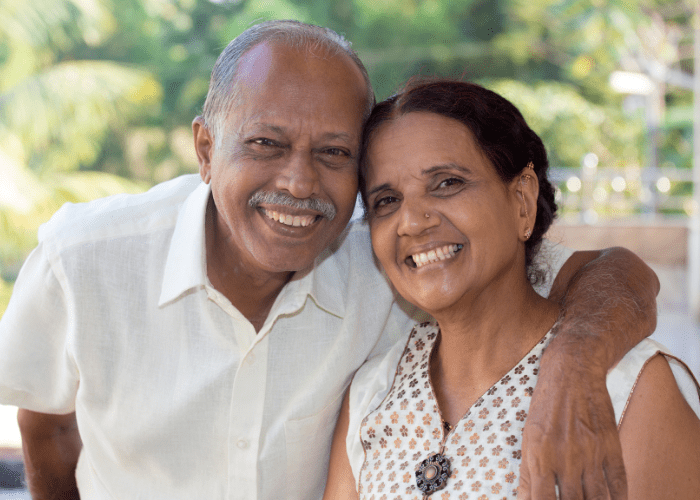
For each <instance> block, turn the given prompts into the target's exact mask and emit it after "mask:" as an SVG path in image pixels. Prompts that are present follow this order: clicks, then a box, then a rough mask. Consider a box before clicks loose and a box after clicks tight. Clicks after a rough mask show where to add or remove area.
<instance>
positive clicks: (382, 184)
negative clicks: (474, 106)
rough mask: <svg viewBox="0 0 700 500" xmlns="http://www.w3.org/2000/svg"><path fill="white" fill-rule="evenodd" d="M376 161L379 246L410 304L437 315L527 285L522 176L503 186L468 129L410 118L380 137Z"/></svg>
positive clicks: (370, 181) (372, 147)
mask: <svg viewBox="0 0 700 500" xmlns="http://www.w3.org/2000/svg"><path fill="white" fill-rule="evenodd" d="M367 160H368V162H367V173H366V179H367V184H366V185H367V202H368V210H369V223H370V229H371V232H372V246H373V247H374V251H375V253H376V255H377V257H378V259H379V261H380V262H381V264H382V266H383V267H384V269H385V271H386V273H387V275H388V276H389V279H391V281H392V283H393V284H394V286H395V287H396V289H397V290H398V292H399V293H400V294H401V295H403V296H404V297H405V298H406V299H407V300H409V301H410V302H412V303H413V304H415V305H417V306H419V307H421V308H422V309H424V310H426V311H428V312H438V311H440V310H444V309H446V308H449V307H451V306H454V305H458V304H460V303H461V301H462V300H463V299H464V298H468V297H469V296H472V297H473V298H476V297H478V296H481V297H484V295H483V292H484V291H485V290H486V289H487V288H489V289H494V288H493V287H496V288H495V289H496V290H498V289H499V288H503V287H509V286H512V283H511V281H510V280H512V279H514V277H517V278H519V279H522V276H523V275H524V269H525V264H524V250H523V243H522V241H521V239H520V237H519V235H520V234H521V232H522V230H521V229H522V228H521V226H522V221H521V220H520V219H521V218H522V207H523V204H522V202H521V201H520V200H521V198H520V196H519V195H518V194H517V193H516V192H517V189H518V187H519V186H518V184H517V183H518V182H519V181H520V178H519V177H516V179H514V181H513V182H511V183H510V184H509V185H506V184H504V183H503V181H501V179H500V177H499V176H498V174H497V173H496V170H495V169H494V167H493V165H492V164H491V162H490V161H489V160H488V159H487V158H486V156H484V155H483V153H482V152H481V149H480V148H479V146H478V145H477V144H476V142H475V140H474V138H473V137H472V134H471V131H470V130H469V129H468V128H467V127H466V126H464V125H463V124H462V123H460V122H458V121H456V120H453V119H451V118H447V117H444V116H442V115H437V114H434V113H428V112H414V113H408V114H405V115H403V116H400V117H399V118H397V119H395V120H391V121H388V122H385V123H384V124H382V125H380V127H379V128H378V129H377V130H376V131H375V132H374V134H373V135H372V138H371V141H370V144H369V147H368V152H367ZM506 289H507V288H506Z"/></svg>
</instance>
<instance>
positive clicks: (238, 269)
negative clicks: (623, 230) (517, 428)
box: [0, 21, 658, 500]
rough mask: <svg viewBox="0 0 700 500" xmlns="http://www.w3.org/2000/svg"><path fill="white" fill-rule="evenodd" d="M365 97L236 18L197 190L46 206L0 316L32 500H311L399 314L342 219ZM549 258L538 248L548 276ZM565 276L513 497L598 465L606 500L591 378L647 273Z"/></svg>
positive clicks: (598, 393)
mask: <svg viewBox="0 0 700 500" xmlns="http://www.w3.org/2000/svg"><path fill="white" fill-rule="evenodd" d="M373 102H374V97H373V93H372V89H371V87H370V85H369V80H368V77H367V73H366V71H365V69H364V67H363V66H362V64H361V62H360V61H359V59H358V58H357V56H356V55H355V54H354V53H353V52H352V51H351V50H350V48H349V44H347V42H345V41H344V40H343V39H342V38H341V37H339V36H338V35H337V34H335V33H333V32H332V31H330V30H325V29H322V28H318V27H314V26H309V25H305V24H302V23H296V22H290V21H277V22H269V23H263V24H260V25H257V26H254V27H252V28H250V29H248V30H247V31H246V32H244V33H243V34H242V35H240V36H239V37H238V38H236V39H235V40H234V41H233V42H231V44H230V45H229V46H228V47H227V48H226V49H225V50H224V52H223V53H222V55H221V56H220V57H219V60H218V61H217V63H216V66H215V68H214V71H213V74H212V80H211V86H210V90H209V95H208V96H207V101H206V103H205V106H204V113H203V117H201V118H200V117H198V118H196V119H195V120H194V123H193V131H194V141H195V147H196V151H197V156H198V158H199V164H200V173H201V181H203V182H201V181H200V179H199V178H197V177H195V176H185V177H181V178H178V179H174V180H172V181H169V182H165V183H163V184H161V185H158V186H156V187H154V188H153V189H151V190H150V191H148V192H147V193H144V194H140V195H134V196H115V197H110V198H107V199H103V200H97V201H94V202H91V203H87V204H82V205H67V206H65V207H63V208H62V209H61V210H60V211H59V212H58V213H57V214H56V215H55V216H54V217H53V218H52V220H51V221H50V222H49V223H48V224H46V225H45V226H43V228H42V229H41V231H40V233H39V246H38V247H37V248H36V249H35V250H34V252H33V253H32V254H31V255H30V256H29V257H28V259H27V262H26V263H25V265H24V267H23V269H22V271H21V273H20V276H19V277H18V279H17V283H16V287H15V292H14V295H13V297H12V299H11V302H10V305H9V308H8V310H7V312H6V314H5V316H4V317H3V319H2V322H1V323H0V402H2V403H4V404H12V405H16V406H19V407H21V408H23V410H21V411H20V414H19V422H20V428H21V431H22V436H23V446H24V452H25V463H26V469H27V474H28V479H29V484H30V490H31V491H32V494H33V495H34V498H35V499H37V500H38V499H44V498H71V497H72V496H76V497H77V495H78V490H79V492H80V493H79V494H80V496H81V497H82V498H83V499H107V498H110V499H116V498H120V499H130V500H131V499H135V498H143V499H150V500H152V499H159V498H162V499H168V500H174V499H191V498H207V499H224V498H226V499H229V498H230V499H246V500H251V499H283V498H284V499H313V498H320V497H321V495H322V493H323V486H324V482H325V474H326V468H327V461H328V453H329V446H330V440H331V435H332V433H333V428H334V424H335V419H336V416H337V414H338V410H339V407H340V404H341V401H342V396H343V393H344V390H345V388H346V387H347V385H348V384H349V382H350V379H351V377H352V374H353V373H354V371H355V370H356V369H357V368H358V367H359V366H360V365H361V364H362V363H363V362H364V361H365V360H366V359H368V358H369V357H371V356H375V355H380V354H382V353H384V352H385V351H386V350H387V349H388V347H389V346H390V345H391V344H392V343H393V342H394V341H395V340H396V339H397V338H398V337H400V336H402V335H404V334H405V332H406V331H407V328H408V327H409V325H410V324H411V323H412V322H413V321H414V317H413V316H418V312H417V311H413V310H411V309H410V308H409V307H407V306H406V304H405V303H400V302H397V301H396V300H395V298H394V296H393V294H392V292H391V290H390V288H389V286H388V285H387V283H386V282H385V281H384V279H383V277H382V276H381V274H380V272H379V271H378V270H377V268H376V267H375V265H374V261H373V258H372V254H371V249H370V243H369V238H368V233H367V229H366V227H365V226H364V225H362V224H356V225H353V226H351V227H350V228H347V229H346V225H347V223H348V220H349V219H350V216H351V214H352V211H353V206H354V203H355V197H356V191H357V156H358V151H359V147H360V135H361V129H362V124H363V120H364V118H366V116H367V115H368V113H369V111H370V109H371V106H372V104H373ZM568 255H569V254H566V253H565V252H564V253H562V252H559V253H556V252H554V253H553V254H552V256H551V257H552V260H553V261H554V262H555V263H556V262H557V261H558V264H556V266H555V267H556V268H557V269H558V268H559V267H561V265H562V262H563V261H564V260H566V257H568ZM621 257H624V258H621ZM579 269H581V272H579V273H578V275H576V276H575V277H573V276H574V274H575V273H576V272H577V271H578V270H579ZM610 276H613V277H614V276H617V280H615V279H612V280H611V279H610V278H609V277H610ZM572 277H573V279H572ZM603 277H604V278H603ZM592 283H595V284H596V285H595V288H596V293H594V294H591V293H590V289H591V286H592V285H591V284H592ZM567 284H568V292H567V299H566V301H565V310H566V313H565V317H564V320H563V322H562V325H561V328H560V335H561V339H560V341H559V342H557V341H555V342H553V343H552V346H551V347H550V349H549V350H548V355H549V356H548V358H547V359H546V360H544V361H543V362H542V367H543V368H542V371H543V373H542V375H541V378H540V384H539V386H538V387H540V386H541V387H542V389H538V391H540V393H541V394H542V396H540V397H539V399H538V395H535V401H533V408H532V411H531V418H530V420H531V423H530V430H529V431H527V432H528V434H526V439H528V440H529V441H530V442H531V443H532V449H531V451H530V452H529V453H530V455H529V456H531V457H533V458H531V459H530V460H527V459H526V460H525V463H526V465H528V467H529V469H531V470H532V477H531V483H532V487H531V488H528V489H527V492H528V493H529V492H530V491H532V494H533V495H535V496H536V498H553V497H552V496H551V495H553V494H554V492H553V485H554V480H555V476H554V475H555V474H556V481H557V482H558V483H559V485H560V489H561V490H563V492H564V498H580V493H581V484H582V478H583V484H584V485H586V491H587V492H588V491H592V489H589V488H593V487H596V488H604V487H605V486H604V485H605V480H604V479H603V475H604V474H606V475H607V476H608V479H609V482H610V483H611V484H612V491H613V498H622V495H624V494H625V491H624V472H623V471H622V466H621V457H620V451H619V442H618V441H617V438H616V437H615V428H614V424H613V419H612V409H611V408H610V403H609V399H608V398H607V392H606V391H605V383H604V375H605V371H606V369H607V368H608V366H610V365H611V364H612V363H614V362H615V360H616V359H618V358H619V357H620V356H621V355H622V354H623V353H624V352H625V351H626V349H627V346H631V345H634V344H635V343H636V342H637V341H638V340H640V339H641V338H642V337H643V336H644V334H648V333H650V331H651V330H652V329H653V323H654V319H653V318H654V297H655V295H656V292H657V291H658V282H657V281H656V278H655V276H654V275H653V273H651V272H650V270H649V269H648V268H646V266H644V264H642V263H641V262H640V261H639V260H638V259H636V258H635V257H634V256H631V255H630V254H629V253H628V252H626V251H624V250H614V251H610V252H602V253H596V252H592V253H576V254H574V255H573V256H572V257H571V258H570V259H568V261H567V263H566V264H565V265H564V267H563V269H562V272H561V273H559V276H558V278H557V281H556V282H555V288H554V290H553V291H552V293H553V294H555V295H556V296H562V295H563V292H564V289H565V288H566V287H567ZM606 293H607V295H606ZM620 293H624V294H626V295H625V297H627V298H628V300H627V302H629V303H633V304H636V306H635V307H637V306H639V305H641V306H642V310H641V312H642V314H639V312H640V310H639V309H634V308H632V309H631V310H632V314H629V310H630V308H629V307H628V304H627V302H625V301H619V300H614V299H615V298H616V297H617V296H618V294H620ZM603 304H605V307H603ZM593 311H595V314H590V313H591V312H593ZM644 311H647V313H646V314H644ZM634 313H636V314H634ZM612 329H616V330H619V331H620V333H619V334H617V335H610V330H612ZM598 334H600V335H598ZM577 356H578V357H579V358H577ZM583 357H585V361H583V362H580V363H579V362H577V361H580V359H583ZM560 381H561V382H560ZM567 381H570V382H567ZM558 384H561V386H559V385H558ZM564 396H565V397H564ZM560 397H561V401H558V400H557V399H558V398H560ZM550 413H551V417H550V415H549V414H550ZM550 420H551V421H550ZM579 427H580V428H584V427H585V428H586V435H585V436H579V435H577V434H576V432H577V428H579ZM590 431H593V433H596V432H597V433H599V436H594V435H592V434H591V432H590ZM81 438H82V443H81ZM567 438H568V441H566V439H567ZM560 441H563V444H562V443H561V442H560ZM526 453H527V450H526ZM604 467H605V468H604ZM76 481H77V486H76ZM528 493H526V494H528Z"/></svg>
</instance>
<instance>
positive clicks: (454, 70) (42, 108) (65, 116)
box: [0, 0, 700, 498]
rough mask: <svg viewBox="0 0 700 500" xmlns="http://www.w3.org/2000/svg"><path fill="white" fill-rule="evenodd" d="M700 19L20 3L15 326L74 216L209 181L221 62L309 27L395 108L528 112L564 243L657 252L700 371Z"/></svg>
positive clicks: (645, 6)
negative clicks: (205, 171) (27, 270)
mask: <svg viewBox="0 0 700 500" xmlns="http://www.w3.org/2000/svg"><path fill="white" fill-rule="evenodd" d="M697 11H698V3H697V0H589V1H581V0H451V1H449V2H445V1H439V0H324V1H321V0H313V1H310V0H265V1H262V0H238V1H211V0H42V1H40V2H28V1H27V0H3V1H2V2H1V3H0V179H2V180H0V314H2V312H3V311H4V309H5V307H6V304H7V301H8V300H9V296H10V294H11V290H12V284H13V282H14V280H15V278H16V276H17V273H18V271H19V268H20V266H21V264H22V262H23V261H24V259H25V258H26V256H27V254H28V252H29V251H31V249H32V248H33V247H34V246H35V244H36V232H37V229H38V227H39V225H40V224H41V223H43V222H45V221H46V220H48V218H49V217H50V216H51V215H52V214H53V212H54V211H55V210H57V209H58V208H59V207H60V206H61V205H62V204H63V203H64V202H80V201H87V200H90V199H94V198H97V197H101V196H106V195H109V194H113V193H119V192H138V191H142V190H145V189H147V188H148V187H150V186H151V185H153V184H155V183H157V182H160V181H163V180H166V179H170V178H172V177H175V176H177V175H180V174H183V173H190V172H196V171H197V163H196V157H195V155H194V152H193V149H192V139H191V133H190V123H191V121H192V119H193V117H194V116H196V115H197V114H198V113H199V112H200V111H201V107H202V104H203V102H204V97H205V95H206V91H207V85H208V76H209V73H210V71H211V68H212V66H213V63H214V61H215V59H216V57H217V55H218V54H219V53H220V51H221V50H222V48H223V47H224V46H225V45H226V44H227V43H228V42H229V41H230V40H231V39H232V38H234V37H235V36H236V35H238V34H239V33H240V32H241V31H243V30H244V29H245V28H246V27H248V26H249V25H250V24H252V23H254V22H256V21H260V20H265V19H275V18H277V19H279V18H293V19H299V20H303V21H307V22H312V23H315V24H320V25H324V26H328V27H330V28H333V29H334V30H336V31H338V32H339V33H342V34H344V35H345V36H346V37H347V38H348V39H349V40H351V41H352V42H353V47H354V48H355V49H356V50H357V52H358V53H359V55H360V57H361V58H362V60H363V61H364V62H365V64H366V65H367V68H368V70H369V73H370V77H371V79H372V83H373V85H374V87H375V91H376V94H377V98H378V99H383V98H385V97H387V96H388V95H390V94H391V93H392V92H393V91H395V90H396V89H398V88H400V86H401V84H402V83H403V82H405V81H406V80H407V79H408V78H410V77H412V76H414V75H422V76H428V77H430V76H449V77H459V78H463V79H467V80H471V81H476V82H478V83H481V84H483V85H485V86H487V87H489V88H491V89H493V90H495V91H497V92H499V93H501V94H503V95H505V96H506V97H508V98H509V99H510V100H512V101H513V102H514V103H515V104H516V105H517V106H518V107H519V108H520V110H521V111H522V112H523V114H524V115H525V117H526V119H527V121H528V122H529V123H530V125H531V126H532V127H533V128H534V129H535V131H537V132H538V133H539V134H540V135H541V137H542V138H543V140H544V142H545V144H546V145H547V147H548V150H549V154H550V162H551V166H552V171H551V176H552V179H553V180H554V181H555V182H556V184H557V186H558V189H557V200H558V202H559V206H560V216H559V220H558V222H557V224H556V226H555V227H554V229H553V230H552V232H551V233H550V238H552V239H553V240H555V241H561V242H563V243H564V244H566V245H568V246H571V247H573V248H577V249H583V248H603V247H608V246H613V245H622V246H626V247H628V248H630V249H632V250H633V251H635V252H636V253H637V254H639V255H640V256H641V257H642V258H644V259H645V260H646V261H647V262H648V263H649V264H650V265H651V266H652V267H653V268H654V269H655V270H656V272H657V274H658V275H659V278H660V280H661V283H662V290H661V294H660V296H659V313H660V316H659V330H658V333H657V335H658V336H659V338H662V339H663V340H664V341H665V342H666V343H668V344H670V345H671V347H672V348H673V349H674V350H676V351H677V352H679V353H680V354H682V355H683V356H684V357H685V359H686V361H687V362H688V363H689V364H690V365H691V368H692V369H693V370H694V371H695V372H696V373H700V352H698V350H700V347H698V345H699V344H700V327H699V326H698V320H699V319H700V162H699V161H697V160H695V161H694V159H693V154H694V152H695V154H696V155H697V154H698V152H700V136H696V137H695V138H694V135H693V134H694V128H693V124H694V117H695V120H697V119H698V117H699V116H700V107H697V106H698V104H697V103H695V105H696V108H695V109H694V108H693V105H694V101H693V95H694V93H699V92H700V79H699V78H698V77H694V74H695V72H694V60H695V59H696V58H697V57H700V48H698V44H700V37H699V36H698V12H697ZM696 76H698V75H696ZM696 134H697V133H696ZM694 141H695V142H694ZM694 144H695V145H694ZM694 165H695V167H694ZM14 413H15V410H14V409H12V408H2V407H0V461H2V459H3V457H5V458H6V462H7V460H9V461H12V460H15V459H16V457H17V455H16V448H17V446H18V434H17V432H16V426H15V424H14ZM7 457H10V458H7ZM11 457H15V458H11ZM8 474H10V475H11V474H12V472H10V473H8ZM2 487H3V483H2V469H0V488H2ZM0 498H2V497H1V496H0ZM15 498H18V497H15Z"/></svg>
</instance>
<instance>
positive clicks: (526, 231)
mask: <svg viewBox="0 0 700 500" xmlns="http://www.w3.org/2000/svg"><path fill="white" fill-rule="evenodd" d="M531 165H532V162H530V163H528V165H527V166H528V167H529V168H532V166H531ZM523 178H525V181H529V180H530V179H532V176H531V175H530V174H525V175H523V177H521V178H520V184H521V185H522V186H523V208H524V209H525V220H527V225H528V226H529V225H530V215H529V214H528V213H527V202H526V201H525V182H523ZM530 236H532V231H531V230H530V228H529V227H528V228H527V229H525V239H526V240H528V239H530Z"/></svg>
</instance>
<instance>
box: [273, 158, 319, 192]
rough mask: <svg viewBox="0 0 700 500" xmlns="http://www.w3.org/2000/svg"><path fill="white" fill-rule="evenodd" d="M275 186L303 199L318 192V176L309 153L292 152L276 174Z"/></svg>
mask: <svg viewBox="0 0 700 500" xmlns="http://www.w3.org/2000/svg"><path fill="white" fill-rule="evenodd" d="M277 188H278V189H280V190H283V191H287V192H288V193H289V194H291V195H292V196H293V197H295V198H299V199H304V198H309V197H311V196H312V195H317V194H319V193H320V188H321V185H320V176H319V172H318V168H317V166H316V165H315V164H314V159H313V157H312V155H311V154H309V153H305V152H301V151H299V152H294V153H293V154H291V155H290V157H289V161H288V162H287V164H286V165H285V167H284V169H283V170H282V171H281V172H280V174H279V175H278V176H277Z"/></svg>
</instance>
